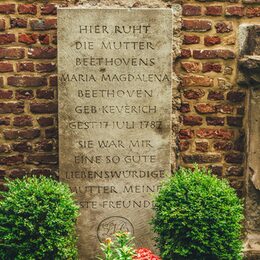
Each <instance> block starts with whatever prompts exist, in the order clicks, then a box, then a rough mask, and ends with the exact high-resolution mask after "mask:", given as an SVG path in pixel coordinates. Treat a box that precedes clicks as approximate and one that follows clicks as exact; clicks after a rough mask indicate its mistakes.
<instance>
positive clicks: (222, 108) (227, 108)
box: [216, 104, 234, 114]
mask: <svg viewBox="0 0 260 260" xmlns="http://www.w3.org/2000/svg"><path fill="white" fill-rule="evenodd" d="M216 109H217V111H218V112H219V113H222V114H231V113H232V112H233V111H234V107H233V106H231V105H228V104H219V105H216Z"/></svg>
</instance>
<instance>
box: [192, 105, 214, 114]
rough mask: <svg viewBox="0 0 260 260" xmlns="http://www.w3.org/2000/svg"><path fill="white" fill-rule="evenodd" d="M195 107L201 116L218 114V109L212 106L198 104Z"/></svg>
mask: <svg viewBox="0 0 260 260" xmlns="http://www.w3.org/2000/svg"><path fill="white" fill-rule="evenodd" d="M194 107H195V110H196V111H197V112H198V113H200V114H211V113H215V112H216V107H215V106H214V105H211V104H197V105H195V106H194Z"/></svg>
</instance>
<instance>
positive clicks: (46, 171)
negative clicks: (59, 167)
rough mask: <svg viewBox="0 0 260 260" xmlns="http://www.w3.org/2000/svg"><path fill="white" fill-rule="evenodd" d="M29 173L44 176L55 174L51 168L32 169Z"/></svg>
mask: <svg viewBox="0 0 260 260" xmlns="http://www.w3.org/2000/svg"><path fill="white" fill-rule="evenodd" d="M31 175H44V176H48V177H49V176H52V177H54V176H55V172H54V171H53V170H51V169H46V168H39V169H32V170H31Z"/></svg>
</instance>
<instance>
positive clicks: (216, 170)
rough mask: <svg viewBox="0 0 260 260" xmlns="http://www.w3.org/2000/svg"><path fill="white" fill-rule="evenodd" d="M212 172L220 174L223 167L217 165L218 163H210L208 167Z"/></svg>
mask: <svg viewBox="0 0 260 260" xmlns="http://www.w3.org/2000/svg"><path fill="white" fill-rule="evenodd" d="M208 169H209V170H210V171H211V172H212V174H214V175H217V176H222V174H223V167H222V166H218V165H210V166H209V168H208Z"/></svg>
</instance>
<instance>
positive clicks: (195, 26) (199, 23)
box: [182, 20, 212, 32]
mask: <svg viewBox="0 0 260 260" xmlns="http://www.w3.org/2000/svg"><path fill="white" fill-rule="evenodd" d="M211 25H212V23H211V21H208V20H183V22H182V29H183V30H184V31H193V32H206V31H209V30H210V29H211Z"/></svg>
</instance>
